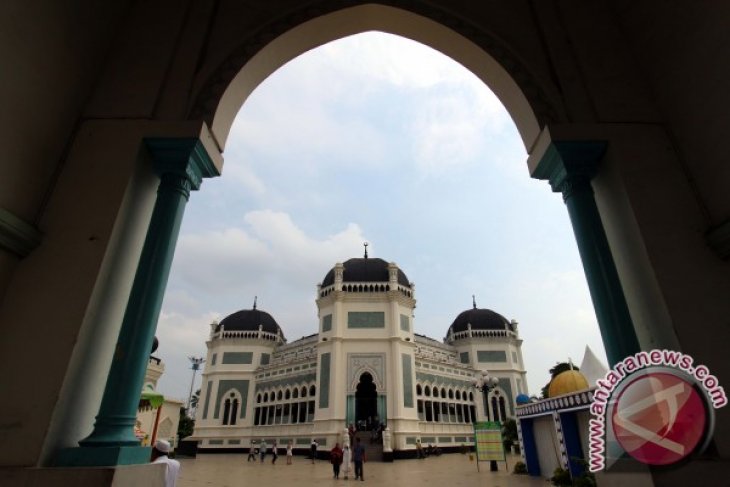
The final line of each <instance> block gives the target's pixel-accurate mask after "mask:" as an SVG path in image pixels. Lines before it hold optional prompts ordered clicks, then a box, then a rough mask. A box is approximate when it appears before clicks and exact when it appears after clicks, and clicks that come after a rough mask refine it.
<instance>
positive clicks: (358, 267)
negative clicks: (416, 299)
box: [322, 257, 411, 287]
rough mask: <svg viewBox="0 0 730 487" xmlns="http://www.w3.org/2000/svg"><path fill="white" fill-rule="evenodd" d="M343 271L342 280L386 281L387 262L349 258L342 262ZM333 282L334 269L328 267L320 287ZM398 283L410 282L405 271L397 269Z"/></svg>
mask: <svg viewBox="0 0 730 487" xmlns="http://www.w3.org/2000/svg"><path fill="white" fill-rule="evenodd" d="M343 265H344V266H345V271H344V273H343V276H342V280H343V282H388V280H389V276H388V263H387V262H385V261H384V260H383V259H377V258H376V259H371V258H367V257H365V258H362V259H350V260H348V261H347V262H345V263H344V264H343ZM334 283H335V270H334V268H333V269H330V271H329V272H328V273H327V275H326V276H324V280H323V281H322V287H326V286H331V285H332V284H334ZM398 284H403V285H404V286H410V285H411V283H410V281H409V280H408V277H406V275H405V273H404V272H403V271H402V270H400V269H398Z"/></svg>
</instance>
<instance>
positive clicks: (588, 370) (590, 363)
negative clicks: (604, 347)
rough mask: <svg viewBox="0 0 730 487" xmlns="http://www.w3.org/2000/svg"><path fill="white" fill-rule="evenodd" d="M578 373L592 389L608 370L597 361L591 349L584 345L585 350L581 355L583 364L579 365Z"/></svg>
mask: <svg viewBox="0 0 730 487" xmlns="http://www.w3.org/2000/svg"><path fill="white" fill-rule="evenodd" d="M580 371H581V373H582V374H583V376H585V378H586V379H587V380H588V384H590V386H591V387H593V386H595V385H596V381H597V380H598V379H603V377H604V376H605V375H606V373H607V372H608V368H607V367H606V366H605V365H603V364H602V363H601V361H600V360H598V357H596V354H595V353H593V350H591V347H589V346H588V345H586V350H585V352H584V353H583V362H581V364H580Z"/></svg>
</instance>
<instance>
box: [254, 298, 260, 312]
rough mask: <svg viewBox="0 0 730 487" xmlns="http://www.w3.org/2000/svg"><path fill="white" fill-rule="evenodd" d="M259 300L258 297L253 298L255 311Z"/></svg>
mask: <svg viewBox="0 0 730 487" xmlns="http://www.w3.org/2000/svg"><path fill="white" fill-rule="evenodd" d="M258 299H259V297H258V296H254V297H253V309H256V301H258Z"/></svg>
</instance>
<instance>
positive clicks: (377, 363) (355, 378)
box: [347, 353, 387, 394]
mask: <svg viewBox="0 0 730 487" xmlns="http://www.w3.org/2000/svg"><path fill="white" fill-rule="evenodd" d="M364 372H369V373H370V375H372V376H373V383H375V387H376V389H377V390H378V393H380V394H382V393H384V392H385V390H386V386H387V384H386V380H385V354H384V353H349V354H347V383H348V384H349V389H348V391H347V392H349V393H352V394H354V393H355V392H356V391H357V384H358V383H359V382H360V376H361V375H362V374H363V373H364Z"/></svg>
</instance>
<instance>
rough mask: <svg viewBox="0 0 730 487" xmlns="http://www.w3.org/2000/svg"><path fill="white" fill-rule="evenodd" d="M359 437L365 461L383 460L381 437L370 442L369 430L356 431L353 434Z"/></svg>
mask: <svg viewBox="0 0 730 487" xmlns="http://www.w3.org/2000/svg"><path fill="white" fill-rule="evenodd" d="M355 437H356V438H360V444H361V445H362V446H363V447H364V448H365V461H366V462H382V461H383V441H382V439H380V440H377V441H374V442H373V443H371V442H370V438H371V432H370V431H358V432H357V434H356V435H355Z"/></svg>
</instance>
